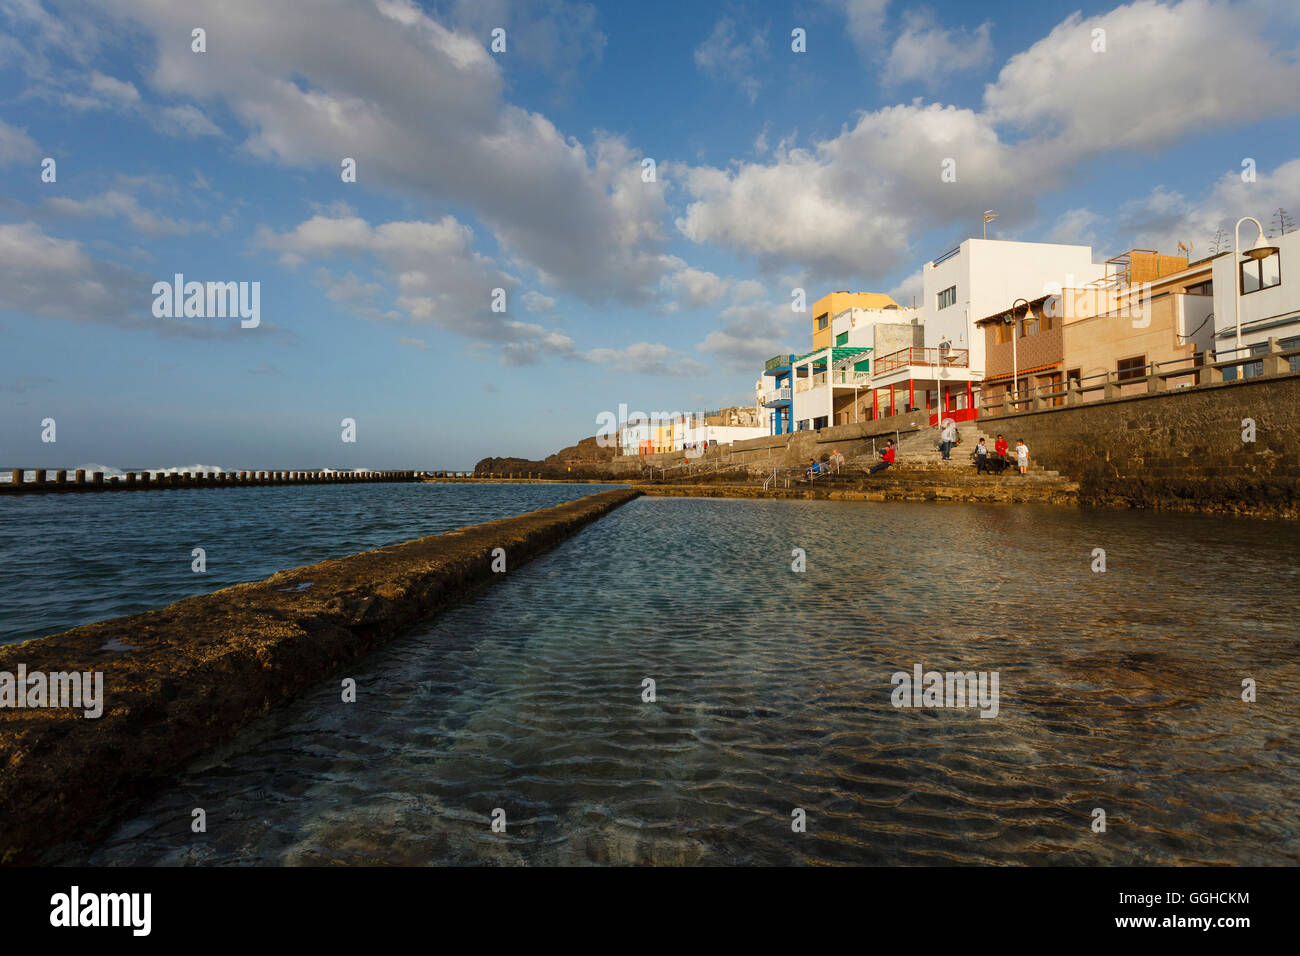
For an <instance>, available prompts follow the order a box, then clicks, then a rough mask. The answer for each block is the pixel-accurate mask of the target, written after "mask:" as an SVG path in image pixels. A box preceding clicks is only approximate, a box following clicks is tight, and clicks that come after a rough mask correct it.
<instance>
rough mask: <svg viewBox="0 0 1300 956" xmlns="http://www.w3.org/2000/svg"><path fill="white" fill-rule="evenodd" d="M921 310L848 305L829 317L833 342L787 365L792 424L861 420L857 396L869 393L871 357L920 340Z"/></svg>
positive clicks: (809, 426) (800, 426) (808, 425)
mask: <svg viewBox="0 0 1300 956" xmlns="http://www.w3.org/2000/svg"><path fill="white" fill-rule="evenodd" d="M920 315H921V313H920V310H919V309H904V308H885V309H863V308H851V309H845V310H844V311H842V312H839V313H837V314H836V315H835V316H833V317H832V319H831V335H832V339H831V341H832V342H833V343H834V344H833V345H832V346H831V347H830V348H823V349H817V350H815V351H812V352H809V353H807V354H806V355H803V356H800V357H799V358H797V359H796V360H795V361H794V363H793V364H792V370H791V376H790V379H791V381H792V383H793V388H792V393H793V394H792V399H793V404H792V407H793V414H792V418H793V422H794V429H795V430H796V431H802V430H807V429H818V428H825V427H827V426H830V425H847V424H852V423H854V422H857V421H860V420H864V419H865V418H866V417H867V416H866V415H865V413H864V412H863V410H862V407H861V405H860V401H861V400H862V399H863V398H864V397H865V396H867V395H870V390H871V387H872V385H871V383H872V379H873V376H874V363H875V360H876V359H877V358H878V357H879V356H881V355H888V354H892V353H895V352H897V351H898V350H899V349H906V348H910V347H912V346H913V345H915V344H917V343H919V342H920V341H922V334H923V333H922V329H921V325H920Z"/></svg>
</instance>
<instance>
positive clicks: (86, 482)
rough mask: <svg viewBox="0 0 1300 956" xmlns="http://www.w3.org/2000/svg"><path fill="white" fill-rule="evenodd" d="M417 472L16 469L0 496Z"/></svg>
mask: <svg viewBox="0 0 1300 956" xmlns="http://www.w3.org/2000/svg"><path fill="white" fill-rule="evenodd" d="M28 471H33V472H34V474H33V476H32V480H31V481H24V480H23V479H24V478H25V477H26V472H28ZM419 480H420V476H419V475H418V474H417V473H416V472H414V471H375V472H367V473H363V474H353V473H352V472H324V471H223V472H200V473H198V474H192V473H190V472H188V471H187V472H183V473H182V474H169V475H153V474H151V473H150V472H147V471H145V472H140V473H139V474H137V473H136V472H134V471H128V472H127V473H126V474H124V475H121V476H120V477H119V476H117V475H114V476H113V477H112V478H109V479H108V480H107V481H106V480H105V479H104V473H103V472H102V471H96V472H92V473H91V474H90V475H89V476H87V474H86V472H85V469H82V468H78V469H77V470H76V471H75V472H74V473H73V474H72V476H71V478H69V476H68V472H67V471H66V470H63V469H60V470H58V471H49V470H47V469H45V468H36V469H31V468H28V469H23V468H15V469H13V471H12V478H11V480H10V481H7V482H0V494H9V495H22V494H49V493H60V492H78V491H151V490H154V489H160V488H248V487H252V486H261V485H324V484H357V483H359V482H376V481H385V482H392V481H419Z"/></svg>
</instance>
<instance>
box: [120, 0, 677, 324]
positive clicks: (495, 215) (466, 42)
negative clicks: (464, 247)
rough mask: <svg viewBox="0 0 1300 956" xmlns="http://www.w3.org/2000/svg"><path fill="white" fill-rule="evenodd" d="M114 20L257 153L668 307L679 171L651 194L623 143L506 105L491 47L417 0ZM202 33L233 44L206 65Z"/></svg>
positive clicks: (188, 7)
mask: <svg viewBox="0 0 1300 956" xmlns="http://www.w3.org/2000/svg"><path fill="white" fill-rule="evenodd" d="M113 9H114V10H115V11H117V12H118V13H120V14H121V15H122V16H124V17H128V18H130V19H132V20H133V21H134V22H135V23H136V24H137V25H138V26H139V27H140V28H141V29H142V30H144V31H145V32H147V33H148V34H150V35H151V36H152V38H153V41H154V45H155V48H156V51H157V56H156V60H155V61H154V62H153V63H152V68H151V69H150V70H149V73H148V83H149V86H150V87H151V88H152V89H154V90H156V91H158V92H160V93H162V94H165V95H168V96H175V97H186V98H191V99H194V100H198V101H201V102H209V101H218V102H221V103H223V104H224V105H225V106H226V107H227V108H228V109H229V111H230V112H231V113H232V114H233V115H234V116H235V117H236V118H237V119H238V120H239V121H240V122H241V123H242V124H244V126H245V127H246V128H247V129H248V131H249V133H248V137H247V139H246V141H245V143H244V146H245V148H246V149H247V150H248V151H249V152H250V153H252V154H253V155H256V156H259V157H262V158H265V159H268V160H273V161H276V162H280V163H283V164H286V165H290V166H298V167H303V168H308V169H328V170H330V171H331V172H333V173H334V175H337V170H338V162H339V157H340V156H352V157H354V158H356V160H357V163H358V170H359V176H360V177H361V178H362V180H363V181H364V182H367V183H370V184H375V185H381V186H384V187H388V188H394V189H398V190H403V191H406V192H410V193H414V194H416V195H418V196H420V197H423V198H432V199H435V200H440V201H446V202H452V203H460V204H464V205H466V206H468V207H469V208H471V209H472V210H473V211H474V214H475V215H476V217H477V218H478V219H479V221H481V222H483V223H484V224H485V225H486V226H487V227H488V228H489V229H491V230H492V232H493V233H494V234H495V236H496V239H497V241H498V244H499V245H500V247H501V248H503V249H504V250H505V251H506V253H507V254H508V255H509V256H510V257H512V258H513V259H514V260H515V261H517V262H519V263H521V264H523V265H526V266H528V267H531V268H533V269H535V270H536V271H537V272H538V273H539V275H540V276H541V278H542V281H544V282H546V283H547V284H548V285H552V286H554V287H555V288H558V289H561V290H564V291H570V292H573V293H575V294H578V295H580V296H582V297H583V298H585V299H587V300H588V301H592V302H603V301H606V300H609V299H617V300H622V301H627V302H644V301H647V300H648V299H649V298H650V297H651V296H652V295H653V289H654V287H655V285H656V284H657V283H658V281H659V279H660V277H661V275H662V273H663V269H664V266H663V262H662V246H663V244H664V243H665V241H666V237H665V235H664V229H663V222H664V221H665V220H666V218H667V206H666V202H665V198H664V190H665V188H666V186H667V181H666V180H667V176H668V174H669V172H670V169H671V164H669V163H667V162H661V163H660V164H659V176H658V178H659V182H657V183H649V184H647V183H643V182H642V181H641V176H640V160H641V159H642V155H641V153H640V152H639V151H637V150H635V149H633V148H632V147H631V146H629V145H628V144H627V143H625V142H624V141H623V140H622V139H620V138H618V137H616V136H610V135H598V136H596V137H595V138H594V141H593V142H592V144H591V145H590V146H584V145H583V144H582V143H580V142H578V141H577V140H576V139H573V138H571V137H567V136H565V135H564V134H563V133H562V132H561V131H560V130H558V129H557V128H556V127H555V125H554V124H553V123H551V122H550V120H548V119H547V118H546V117H545V116H543V115H541V114H539V113H536V112H531V111H528V110H524V109H520V108H519V107H516V106H513V105H511V104H509V103H507V102H506V101H505V99H504V92H505V84H504V79H503V74H502V70H503V68H504V67H503V66H502V64H501V62H500V61H499V60H498V59H497V58H495V57H493V56H492V55H491V54H490V53H489V52H488V49H487V43H488V41H489V37H488V36H487V35H480V34H479V33H469V32H458V31H455V30H452V29H449V28H448V27H447V26H445V25H444V24H442V23H439V22H437V21H436V20H435V19H433V18H432V17H431V16H429V15H428V14H426V13H425V12H424V10H422V9H421V8H420V7H419V6H417V5H416V4H415V3H413V2H410V0H383V2H379V3H374V4H362V3H346V4H328V5H322V4H319V3H315V2H308V0H282V2H277V3H276V4H273V5H252V6H238V7H236V6H235V5H232V4H229V3H227V2H225V0H194V2H191V3H186V4H184V5H176V4H174V3H171V2H168V0H115V2H114V3H113ZM579 16H580V15H579ZM510 22H511V21H510V20H509V18H507V20H506V21H505V25H506V26H507V27H508V26H509V24H510ZM584 22H585V21H584ZM195 23H203V24H204V25H205V27H206V29H207V30H208V35H209V37H210V38H211V37H215V36H220V37H221V42H220V43H210V44H209V47H208V52H207V53H206V54H204V55H203V56H195V55H194V54H193V53H192V52H190V48H189V42H188V37H189V31H190V29H191V28H192V27H193V25H194V24H195ZM178 37H180V38H182V39H183V40H184V42H181V41H180V40H178V39H177V38H178ZM566 37H567V34H566V33H565V32H564V31H563V30H562V31H561V32H559V33H557V34H556V42H557V44H558V46H557V47H556V54H555V55H556V57H557V59H556V62H557V64H558V63H559V62H560V61H561V60H562V59H563V57H565V56H568V55H569V53H570V52H571V51H570V50H569V48H568V47H566V46H565V45H564V42H561V41H565V40H566ZM570 39H571V38H570ZM516 41H517V42H516V44H515V46H514V47H512V48H511V49H516V50H518V49H519V48H520V43H521V42H522V38H520V37H516ZM583 42H585V41H583Z"/></svg>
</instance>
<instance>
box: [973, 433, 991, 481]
mask: <svg viewBox="0 0 1300 956" xmlns="http://www.w3.org/2000/svg"><path fill="white" fill-rule="evenodd" d="M988 468H989V446H988V445H986V444H984V439H983V438H981V439H980V441H979V444H978V445H976V446H975V474H977V475H978V474H980V473H981V472H985V471H988Z"/></svg>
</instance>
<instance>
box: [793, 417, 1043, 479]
mask: <svg viewBox="0 0 1300 956" xmlns="http://www.w3.org/2000/svg"><path fill="white" fill-rule="evenodd" d="M959 440H960V439H959V436H958V435H957V426H956V425H955V424H954V423H953V421H952V419H946V420H945V421H944V424H943V430H942V432H940V435H939V450H940V451H941V452H942V453H943V457H944V458H945V459H947V458H948V457H949V454H950V452H951V451H952V448H953V446H954V445H956V444H958V442H959ZM879 454H880V461H878V462H877V463H876V464H874V465H872V466H871V467H870V468H868V469H867V473H868V474H871V475H874V474H876V473H877V472H879V471H884V470H885V469H886V468H888V467H889V466H890V465H892V464H893V463H894V460H895V458H896V457H897V455H898V447H897V446H896V445H895V444H894V439H892V438H891V439H889V441H888V442H886V444H885V447H884V448H882V449H881V450H880V453H879ZM971 457H972V458H974V459H975V470H976V472H986V471H987V472H991V473H993V474H1001V473H1002V472H1003V471H1004V470H1005V469H1006V468H1007V467H1008V466H1009V465H1010V464H1011V454H1010V448H1009V446H1008V445H1007V440H1006V439H1005V438H1004V437H1002V436H1001V435H998V438H997V441H996V442H994V443H993V450H992V451H989V447H988V445H987V444H986V442H985V440H984V439H983V438H981V439H980V440H979V444H977V445H976V446H975V450H974V451H973V452H971ZM1015 461H1016V467H1017V468H1019V469H1020V473H1021V474H1022V475H1023V474H1026V473H1027V472H1028V471H1029V446H1028V445H1026V444H1025V440H1024V439H1023V438H1017V439H1016V458H1015ZM843 466H844V456H843V455H842V454H840V451H839V449H838V448H833V449H831V453H830V455H829V456H828V457H827V459H826V463H825V464H822V463H821V462H819V461H817V459H815V458H809V459H808V468H807V469H806V470H805V471H804V478H805V479H806V480H807V481H812V480H813V479H814V478H816V477H818V476H819V475H825V474H831V473H834V472H838V471H839V470H840V469H841V468H842V467H843Z"/></svg>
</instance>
